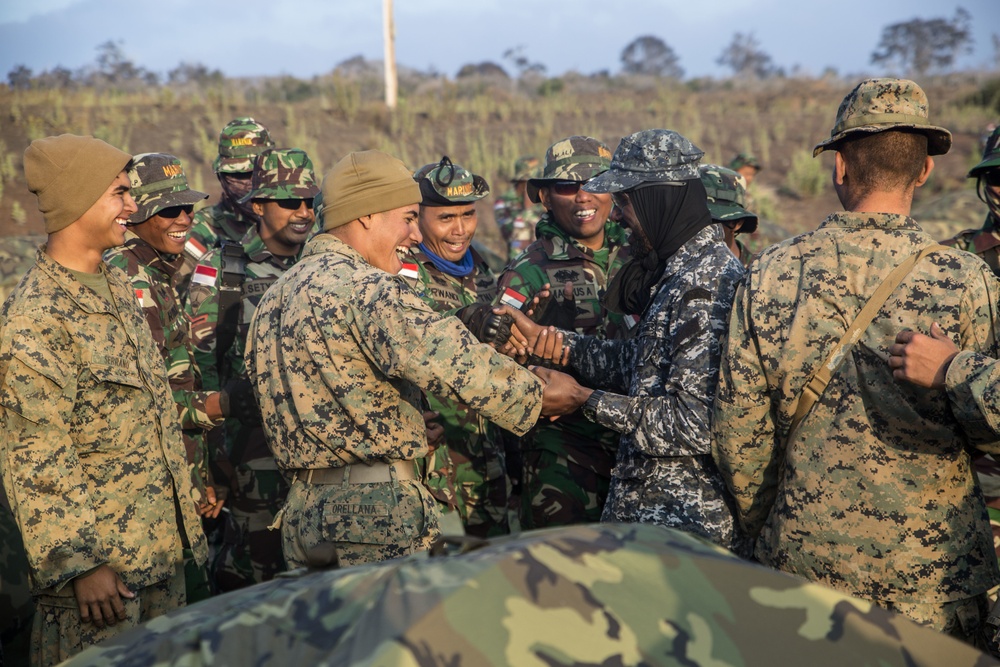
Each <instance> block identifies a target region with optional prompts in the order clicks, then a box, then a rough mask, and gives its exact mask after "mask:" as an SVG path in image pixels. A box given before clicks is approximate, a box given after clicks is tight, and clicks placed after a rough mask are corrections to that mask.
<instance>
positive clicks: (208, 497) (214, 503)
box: [196, 484, 226, 519]
mask: <svg viewBox="0 0 1000 667" xmlns="http://www.w3.org/2000/svg"><path fill="white" fill-rule="evenodd" d="M225 504H226V501H225V500H217V499H216V496H215V489H214V488H212V487H211V486H209V485H208V484H206V485H205V500H204V501H203V502H200V503H198V506H197V508H196V511H197V512H198V516H200V517H205V518H207V519H214V518H216V517H218V516H219V512H221V511H222V506H223V505H225Z"/></svg>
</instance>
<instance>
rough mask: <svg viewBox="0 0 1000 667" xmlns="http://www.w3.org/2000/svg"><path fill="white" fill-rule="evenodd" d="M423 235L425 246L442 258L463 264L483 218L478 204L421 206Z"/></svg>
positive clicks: (420, 220)
mask: <svg viewBox="0 0 1000 667" xmlns="http://www.w3.org/2000/svg"><path fill="white" fill-rule="evenodd" d="M419 224H420V233H421V235H422V236H423V239H424V245H425V246H427V247H428V248H430V251H431V252H433V253H434V254H435V255H437V256H438V257H441V258H442V259H446V260H448V261H449V262H459V261H461V260H462V258H463V257H465V253H466V252H468V250H469V245H471V244H472V237H473V236H475V235H476V227H477V226H478V224H479V218H478V217H477V215H476V206H475V204H472V203H469V204H459V205H457V206H421V207H420V218H419Z"/></svg>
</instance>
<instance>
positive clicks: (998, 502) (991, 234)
mask: <svg viewBox="0 0 1000 667" xmlns="http://www.w3.org/2000/svg"><path fill="white" fill-rule="evenodd" d="M988 172H994V173H996V172H1000V128H996V129H994V130H993V132H992V133H991V134H990V135H989V136H988V137H987V138H986V142H985V144H984V146H983V158H982V160H981V161H980V162H979V164H977V165H976V166H975V167H973V168H972V169H971V170H969V174H968V177H969V178H975V179H977V183H976V191H977V194H978V195H979V198H980V199H982V200H983V201H984V202H985V203H986V204H987V207H988V210H987V213H986V220H985V221H984V222H983V226H982V227H980V228H979V229H966V230H965V231H963V232H959V233H958V234H957V235H956V236H954V237H953V238H950V239H948V240H946V241H942V242H941V243H942V244H943V245H947V246H952V247H955V248H959V249H961V250H965V251H967V252H971V253H974V254H976V255H979V256H980V257H981V258H982V259H983V261H985V262H986V264H987V265H989V267H990V269H991V270H992V271H993V274H994V275H996V276H998V277H1000V197H998V196H997V195H996V194H995V193H993V192H991V191H990V190H988V189H987V188H988V185H987V184H986V183H985V181H984V179H983V178H982V176H984V175H985V174H986V173H988ZM973 467H974V469H975V471H976V476H977V477H978V478H979V484H980V486H981V487H982V490H983V496H984V498H985V500H986V508H987V511H988V512H989V515H990V528H991V529H992V531H993V548H994V550H995V551H996V553H997V557H998V558H1000V463H998V461H997V459H995V458H994V457H993V456H992V455H990V454H984V453H979V454H978V455H977V456H976V457H975V458H974V459H973ZM994 595H995V593H994Z"/></svg>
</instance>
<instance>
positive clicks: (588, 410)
mask: <svg viewBox="0 0 1000 667" xmlns="http://www.w3.org/2000/svg"><path fill="white" fill-rule="evenodd" d="M602 396H604V392H603V391H601V390H600V389H598V390H596V391H594V393H592V394H591V395H590V398H588V399H587V402H586V403H584V404H583V408H582V410H583V416H584V417H586V418H587V419H589V420H590V421H592V422H597V404H598V403H600V402H601V397H602Z"/></svg>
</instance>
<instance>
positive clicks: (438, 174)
mask: <svg viewBox="0 0 1000 667" xmlns="http://www.w3.org/2000/svg"><path fill="white" fill-rule="evenodd" d="M413 180H415V181H416V182H417V184H418V185H419V186H420V196H421V198H422V200H421V202H420V204H421V205H422V206H454V205H457V204H468V203H471V202H474V201H479V200H480V199H482V198H483V197H485V196H486V195H488V194H489V193H490V186H489V184H487V183H486V179H485V178H483V177H482V176H477V175H476V174H473V173H472V172H471V171H469V170H468V169H464V168H463V167H460V166H459V165H457V164H453V163H452V161H451V159H449V158H448V156H447V155H445V156H443V157H442V158H441V161H440V162H432V163H430V164H425V165H424V166H423V167H421V168H420V169H417V170H416V171H415V172H414V173H413Z"/></svg>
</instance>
